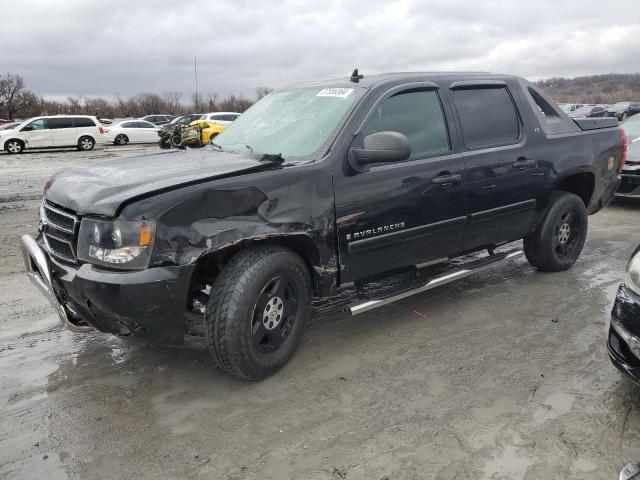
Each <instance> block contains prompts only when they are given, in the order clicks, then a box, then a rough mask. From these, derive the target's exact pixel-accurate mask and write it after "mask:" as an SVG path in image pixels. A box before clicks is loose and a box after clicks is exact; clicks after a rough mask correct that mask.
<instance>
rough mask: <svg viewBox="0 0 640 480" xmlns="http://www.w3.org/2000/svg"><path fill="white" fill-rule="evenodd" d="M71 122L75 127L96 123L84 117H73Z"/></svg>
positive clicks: (91, 125)
mask: <svg viewBox="0 0 640 480" xmlns="http://www.w3.org/2000/svg"><path fill="white" fill-rule="evenodd" d="M73 123H74V125H75V126H76V127H95V126H96V124H95V123H93V120H91V119H90V118H86V117H78V118H74V119H73Z"/></svg>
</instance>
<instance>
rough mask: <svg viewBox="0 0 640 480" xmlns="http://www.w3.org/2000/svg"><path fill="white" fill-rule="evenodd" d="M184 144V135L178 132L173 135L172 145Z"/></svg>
mask: <svg viewBox="0 0 640 480" xmlns="http://www.w3.org/2000/svg"><path fill="white" fill-rule="evenodd" d="M181 144H182V137H181V136H180V135H178V134H175V135H171V145H173V146H174V147H179V146H180V145H181Z"/></svg>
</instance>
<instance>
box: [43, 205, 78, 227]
mask: <svg viewBox="0 0 640 480" xmlns="http://www.w3.org/2000/svg"><path fill="white" fill-rule="evenodd" d="M42 211H43V214H44V218H43V220H44V221H45V222H46V223H47V224H48V225H51V226H52V227H53V228H55V229H56V230H60V231H62V232H65V233H71V234H75V233H76V225H77V223H78V217H76V216H75V215H72V214H70V213H67V212H65V211H63V210H60V209H57V208H55V207H52V206H51V205H49V204H48V203H46V202H45V203H43V204H42Z"/></svg>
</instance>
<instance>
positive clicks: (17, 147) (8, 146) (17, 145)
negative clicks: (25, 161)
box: [4, 139, 24, 154]
mask: <svg viewBox="0 0 640 480" xmlns="http://www.w3.org/2000/svg"><path fill="white" fill-rule="evenodd" d="M4 149H5V150H6V151H7V152H8V153H12V154H16V153H20V152H22V151H23V150H24V143H22V140H16V139H11V140H7V143H5V144H4Z"/></svg>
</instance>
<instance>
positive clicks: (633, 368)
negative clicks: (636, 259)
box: [607, 285, 640, 385]
mask: <svg viewBox="0 0 640 480" xmlns="http://www.w3.org/2000/svg"><path fill="white" fill-rule="evenodd" d="M630 343H635V344H636V345H640V299H638V298H637V297H636V296H635V295H633V294H632V293H630V292H629V291H628V290H627V289H626V287H625V286H624V285H621V286H620V288H619V289H618V293H617V295H616V301H615V304H614V306H613V311H612V312H611V326H610V327H609V339H608V342H607V349H608V351H609V359H610V360H611V363H613V365H615V367H616V368H617V369H618V370H620V371H621V372H622V373H624V374H625V375H627V376H628V377H630V378H631V379H632V380H633V381H635V382H636V383H637V384H638V385H640V358H639V357H638V356H637V355H636V354H634V353H633V352H632V348H631V346H630ZM636 353H637V348H636Z"/></svg>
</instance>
